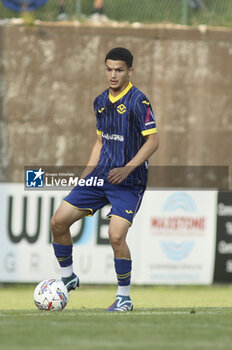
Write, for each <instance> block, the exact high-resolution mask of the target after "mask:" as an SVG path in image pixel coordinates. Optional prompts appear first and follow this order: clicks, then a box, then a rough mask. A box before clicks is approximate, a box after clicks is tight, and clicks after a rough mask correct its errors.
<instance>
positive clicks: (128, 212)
mask: <svg viewBox="0 0 232 350" xmlns="http://www.w3.org/2000/svg"><path fill="white" fill-rule="evenodd" d="M125 212H126V213H127V214H133V211H132V210H125Z"/></svg>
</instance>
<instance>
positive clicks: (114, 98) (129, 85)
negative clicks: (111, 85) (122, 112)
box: [109, 81, 133, 103]
mask: <svg viewBox="0 0 232 350" xmlns="http://www.w3.org/2000/svg"><path fill="white" fill-rule="evenodd" d="M132 86H133V84H131V82H130V81H129V84H128V85H127V87H126V88H125V89H124V90H123V91H122V92H121V93H120V94H119V95H117V96H115V97H114V96H112V95H111V93H110V92H109V99H110V102H112V103H115V102H117V101H118V100H120V99H121V98H122V97H123V96H125V95H126V94H127V93H128V91H129V90H130V89H131V88H132Z"/></svg>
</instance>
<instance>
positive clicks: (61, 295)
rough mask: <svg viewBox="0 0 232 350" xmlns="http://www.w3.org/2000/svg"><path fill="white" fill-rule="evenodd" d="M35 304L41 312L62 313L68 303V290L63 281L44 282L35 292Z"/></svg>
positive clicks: (51, 280)
mask: <svg viewBox="0 0 232 350" xmlns="http://www.w3.org/2000/svg"><path fill="white" fill-rule="evenodd" d="M34 302H35V305H36V307H37V308H38V309H39V310H44V311H50V310H53V311H62V310H63V309H64V308H65V306H66V305H67V303H68V290H67V288H66V286H65V285H64V283H63V282H62V281H58V280H55V279H50V280H44V281H42V282H40V283H39V284H38V285H37V286H36V288H35V290H34Z"/></svg>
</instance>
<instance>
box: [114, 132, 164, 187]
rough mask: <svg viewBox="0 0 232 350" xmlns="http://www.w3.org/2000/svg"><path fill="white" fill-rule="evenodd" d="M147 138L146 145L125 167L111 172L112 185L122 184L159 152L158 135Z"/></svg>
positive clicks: (154, 134)
mask: <svg viewBox="0 0 232 350" xmlns="http://www.w3.org/2000/svg"><path fill="white" fill-rule="evenodd" d="M145 138H146V141H145V143H144V144H143V145H142V147H141V148H140V149H139V151H138V152H137V153H136V155H135V156H134V157H133V158H132V159H131V160H130V161H129V162H128V163H127V164H126V165H125V166H124V167H121V168H115V169H112V170H111V171H110V172H109V176H108V181H109V182H110V183H112V184H115V185H118V184H120V183H121V182H122V181H123V180H125V179H126V178H127V176H128V175H129V174H130V173H131V172H132V171H133V170H135V169H136V168H137V167H138V166H140V165H141V164H143V163H144V162H145V161H146V160H147V159H148V158H149V157H150V156H151V155H152V154H153V153H155V152H156V151H157V149H158V147H159V138H158V135H157V133H152V134H150V135H147V136H145Z"/></svg>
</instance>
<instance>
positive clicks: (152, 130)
mask: <svg viewBox="0 0 232 350" xmlns="http://www.w3.org/2000/svg"><path fill="white" fill-rule="evenodd" d="M156 133H157V129H156V128H152V129H147V130H143V131H142V132H141V134H142V135H143V136H147V135H151V134H156Z"/></svg>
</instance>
